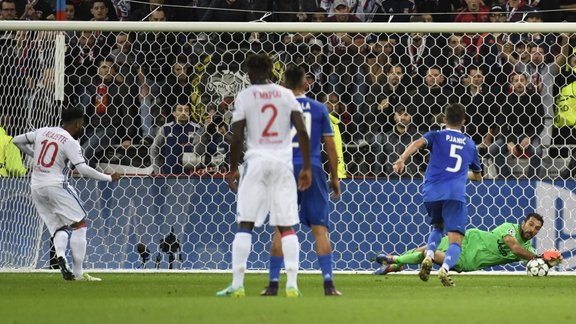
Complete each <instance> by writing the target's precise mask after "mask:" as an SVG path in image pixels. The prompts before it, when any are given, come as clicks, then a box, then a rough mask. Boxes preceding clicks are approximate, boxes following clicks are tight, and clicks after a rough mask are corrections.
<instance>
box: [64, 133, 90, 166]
mask: <svg viewBox="0 0 576 324" xmlns="http://www.w3.org/2000/svg"><path fill="white" fill-rule="evenodd" d="M64 151H65V153H66V157H67V158H68V160H69V161H70V163H72V165H73V166H77V165H79V164H82V163H86V161H85V160H84V156H83V155H82V148H81V147H80V143H78V141H76V140H71V139H70V140H68V142H67V143H66V145H64Z"/></svg>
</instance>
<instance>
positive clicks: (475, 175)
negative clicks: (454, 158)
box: [468, 171, 482, 181]
mask: <svg viewBox="0 0 576 324" xmlns="http://www.w3.org/2000/svg"><path fill="white" fill-rule="evenodd" d="M468 180H471V181H482V172H474V171H468Z"/></svg>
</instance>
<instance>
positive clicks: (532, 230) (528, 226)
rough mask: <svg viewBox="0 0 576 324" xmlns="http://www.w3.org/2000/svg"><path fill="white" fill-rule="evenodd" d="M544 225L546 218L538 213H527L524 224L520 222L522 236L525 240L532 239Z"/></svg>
mask: <svg viewBox="0 0 576 324" xmlns="http://www.w3.org/2000/svg"><path fill="white" fill-rule="evenodd" d="M542 226H544V218H542V215H540V214H538V213H530V214H528V215H526V217H525V218H524V220H523V221H522V224H520V236H522V239H523V240H525V241H528V240H531V239H532V238H533V237H534V236H536V235H537V234H538V232H540V229H542Z"/></svg>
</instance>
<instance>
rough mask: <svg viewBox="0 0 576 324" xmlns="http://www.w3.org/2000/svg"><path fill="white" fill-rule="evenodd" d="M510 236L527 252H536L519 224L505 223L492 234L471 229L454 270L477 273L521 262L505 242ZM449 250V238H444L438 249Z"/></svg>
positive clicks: (467, 232)
mask: <svg viewBox="0 0 576 324" xmlns="http://www.w3.org/2000/svg"><path fill="white" fill-rule="evenodd" d="M508 235H511V236H513V237H514V238H516V240H517V241H518V243H520V244H521V245H522V246H523V247H524V248H526V249H527V250H529V251H531V252H534V248H533V247H532V244H531V242H530V241H524V240H523V239H522V236H521V235H520V226H519V225H518V224H512V223H504V224H502V225H500V226H498V227H496V228H495V229H494V230H492V231H491V232H486V231H481V230H478V229H469V230H467V231H466V235H465V236H464V241H463V242H462V254H461V255H460V259H459V260H458V263H456V265H455V266H454V270H456V271H458V272H466V271H475V270H480V269H483V268H486V267H490V266H495V265H500V264H506V263H511V262H515V261H520V260H521V259H520V258H519V257H517V256H516V255H514V253H512V251H511V250H510V248H509V247H508V245H506V242H504V237H506V236H508ZM447 248H448V237H444V238H443V239H442V242H441V243H440V246H439V247H438V249H439V250H440V251H446V249H447Z"/></svg>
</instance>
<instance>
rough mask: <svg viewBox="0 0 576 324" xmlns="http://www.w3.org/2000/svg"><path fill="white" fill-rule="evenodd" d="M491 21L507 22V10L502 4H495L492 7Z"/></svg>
mask: <svg viewBox="0 0 576 324" xmlns="http://www.w3.org/2000/svg"><path fill="white" fill-rule="evenodd" d="M490 22H506V12H505V11H504V9H502V7H501V6H493V7H492V8H491V9H490Z"/></svg>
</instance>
